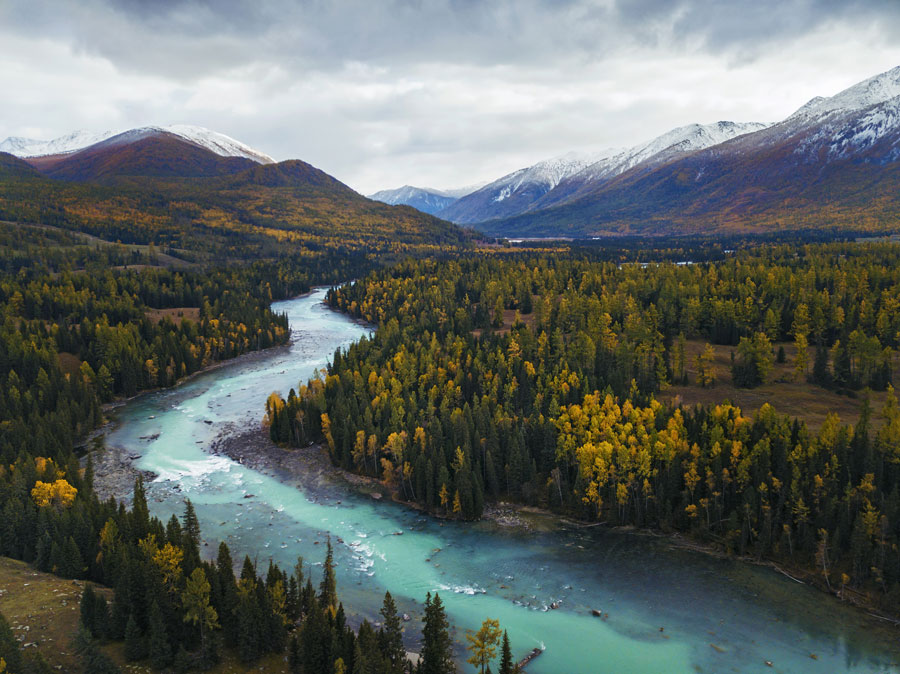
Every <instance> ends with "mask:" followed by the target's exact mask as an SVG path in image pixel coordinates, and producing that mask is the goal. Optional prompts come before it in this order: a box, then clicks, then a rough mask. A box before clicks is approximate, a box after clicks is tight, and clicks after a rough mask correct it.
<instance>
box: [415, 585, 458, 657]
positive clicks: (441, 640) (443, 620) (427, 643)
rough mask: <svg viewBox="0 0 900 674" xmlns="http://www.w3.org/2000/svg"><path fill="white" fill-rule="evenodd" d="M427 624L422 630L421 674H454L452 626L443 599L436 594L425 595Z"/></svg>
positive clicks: (424, 619)
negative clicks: (448, 620) (432, 595)
mask: <svg viewBox="0 0 900 674" xmlns="http://www.w3.org/2000/svg"><path fill="white" fill-rule="evenodd" d="M422 620H423V622H424V623H425V625H424V627H423V629H422V659H421V662H420V665H419V673H420V674H452V673H453V672H455V671H456V668H455V667H454V665H453V644H452V641H451V640H450V626H449V623H448V622H447V615H446V614H445V612H444V605H443V603H442V602H441V597H440V595H438V594H437V593H435V595H434V598H433V599H432V597H431V593H430V592H429V593H428V594H427V595H425V617H424V618H423V619H422Z"/></svg>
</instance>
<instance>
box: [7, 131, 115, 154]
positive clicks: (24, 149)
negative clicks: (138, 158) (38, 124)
mask: <svg viewBox="0 0 900 674" xmlns="http://www.w3.org/2000/svg"><path fill="white" fill-rule="evenodd" d="M116 133H118V132H117V131H100V132H93V131H84V130H79V131H74V132H72V133H69V134H66V135H65V136H60V137H59V138H54V139H53V140H35V139H34V138H20V137H17V136H10V137H9V138H7V139H6V140H4V141H3V142H2V143H0V152H9V153H10V154H13V155H15V156H17V157H21V158H25V157H41V156H44V155H53V154H69V153H72V152H77V151H78V150H83V149H84V148H86V147H89V146H91V145H94V144H95V143H99V142H101V141H104V140H106V139H107V138H109V137H111V136H115V135H116Z"/></svg>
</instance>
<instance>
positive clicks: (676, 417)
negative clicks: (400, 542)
mask: <svg viewBox="0 0 900 674" xmlns="http://www.w3.org/2000/svg"><path fill="white" fill-rule="evenodd" d="M898 269H900V251H898V249H897V247H896V246H894V245H890V244H868V245H859V244H826V245H813V246H804V247H793V246H769V247H764V248H758V249H751V250H747V251H743V252H738V253H735V254H732V255H728V256H726V258H725V259H723V260H721V261H717V262H710V263H700V264H675V263H649V264H637V263H627V262H626V263H621V262H610V261H598V260H597V259H596V256H595V254H593V253H586V252H578V251H576V252H573V253H570V254H544V255H534V254H522V255H518V256H506V257H503V256H499V257H498V256H483V257H477V258H475V257H470V258H466V259H463V260H459V261H446V262H435V261H410V262H407V263H405V264H403V265H400V266H398V267H394V268H392V269H389V270H381V271H376V272H372V273H371V274H369V275H368V276H367V277H365V278H363V279H361V280H360V281H358V282H356V283H354V284H350V285H345V286H342V287H340V288H337V289H335V290H334V291H332V292H331V294H330V295H329V301H330V303H331V304H332V305H333V306H335V307H337V308H340V309H342V310H343V311H346V312H348V313H350V314H351V315H353V316H357V317H360V318H365V319H367V320H369V321H372V322H375V323H377V324H378V326H379V327H378V330H377V332H376V333H375V335H374V336H373V338H372V339H363V340H362V341H361V342H360V343H358V344H356V345H354V346H353V347H351V348H350V349H349V350H347V351H346V352H338V353H336V354H335V356H334V361H333V363H332V365H331V366H330V367H329V369H328V372H327V374H326V376H325V377H323V378H320V379H315V380H312V381H311V382H309V383H308V384H306V385H302V386H300V387H299V388H298V390H297V391H291V393H290V395H289V396H288V397H287V399H282V398H281V397H280V396H278V395H273V396H272V397H271V398H270V399H269V401H268V403H267V419H268V421H269V423H270V432H271V435H272V437H273V438H274V439H276V440H278V441H281V442H286V443H291V444H296V445H302V444H305V443H307V442H308V441H310V440H314V439H316V438H318V437H324V439H325V441H326V442H327V444H328V446H329V448H330V450H331V452H332V455H333V458H334V461H335V462H336V463H338V464H340V465H342V466H344V467H346V468H349V469H352V470H355V471H358V472H360V473H363V474H367V475H371V476H375V477H378V478H379V479H382V480H384V481H385V482H386V483H388V484H389V485H392V486H393V487H394V488H395V489H396V490H397V491H398V492H399V494H400V495H401V496H402V498H405V499H408V500H410V501H415V502H417V503H419V504H421V505H422V506H424V507H426V508H427V509H428V510H430V511H431V512H434V513H438V514H442V515H447V516H453V517H461V518H467V519H470V518H477V517H479V516H480V515H481V512H482V509H483V507H484V503H485V501H487V500H494V499H500V498H508V499H513V500H516V501H519V502H522V503H528V504H534V505H543V506H549V507H552V508H556V509H559V510H561V511H564V512H567V513H570V514H572V515H576V516H578V517H580V518H584V519H586V520H599V521H604V522H609V523H613V524H637V525H640V526H650V527H659V528H662V529H666V530H682V531H687V532H691V533H692V534H694V535H696V536H698V537H700V538H703V539H707V540H711V541H716V542H718V543H720V544H721V545H723V546H724V547H726V548H727V549H729V550H732V551H736V552H739V553H747V554H754V555H755V556H757V557H767V558H775V559H779V560H784V561H786V562H790V563H792V564H795V565H798V566H804V567H806V568H809V569H817V570H818V573H820V574H821V577H823V579H824V581H825V582H826V583H828V584H830V586H831V587H833V588H842V587H844V586H849V585H852V586H854V587H857V588H866V589H869V590H872V591H874V592H877V593H878V595H879V596H880V597H881V599H880V602H881V603H882V605H883V606H884V607H886V608H889V609H891V610H893V609H895V608H896V605H897V598H898V596H900V555H898V552H897V543H898V540H900V538H898V535H900V446H898V443H897V437H898V436H900V406H898V404H897V400H896V397H895V396H894V395H893V391H892V390H891V389H890V388H889V387H890V386H891V382H892V380H893V368H894V363H895V351H896V349H897V347H898V345H900V313H898V311H897V309H898V301H900V271H898ZM687 338H692V339H701V340H706V341H707V342H709V343H711V344H726V345H731V346H733V362H732V366H731V374H732V378H733V379H734V381H735V382H736V383H739V384H740V385H743V386H747V387H752V386H756V385H758V384H760V383H762V382H765V381H766V380H767V379H768V378H769V377H770V375H771V372H772V365H773V363H774V362H775V360H776V359H777V358H779V355H778V348H777V346H775V345H776V344H777V343H779V342H781V343H782V344H783V343H785V342H793V343H794V346H795V354H796V355H795V356H794V362H793V373H792V375H791V377H792V378H794V379H797V380H807V379H808V380H809V381H810V386H813V387H820V390H824V388H822V387H827V388H829V389H831V390H838V391H842V392H843V393H844V394H845V395H852V396H856V395H862V396H865V395H866V394H865V393H864V392H861V390H862V389H865V388H866V387H871V388H872V389H885V388H888V391H889V393H888V395H887V397H886V398H885V399H886V401H887V402H886V403H885V404H884V406H883V409H870V408H869V409H865V407H864V412H863V414H862V418H861V419H860V420H859V422H858V423H857V424H856V426H855V427H851V426H843V425H841V422H840V420H839V419H838V418H837V417H836V416H832V417H831V418H829V419H828V421H827V422H826V423H825V424H824V426H823V427H822V428H821V430H819V431H818V433H813V432H811V431H810V430H809V429H808V428H807V427H806V426H805V424H804V423H803V422H802V421H799V420H791V419H789V418H787V417H785V416H782V415H779V414H778V412H777V406H778V401H777V400H773V401H772V405H764V406H763V407H762V408H761V409H760V410H759V412H758V413H757V414H756V415H755V416H754V417H748V416H746V415H745V414H743V413H742V411H741V410H740V409H738V408H736V407H734V406H732V405H730V404H728V403H727V402H723V403H722V404H719V405H715V406H713V407H701V408H684V409H681V408H678V407H673V406H671V405H663V404H661V403H660V402H658V401H657V400H656V399H655V394H656V393H657V392H659V391H660V390H661V389H664V388H666V387H667V386H669V385H670V384H671V383H673V382H677V383H685V380H686V378H687V369H686V363H685V350H684V342H685V340H686V339H687ZM695 365H696V367H695V368H694V370H695V371H696V372H697V373H698V374H697V375H696V378H695V381H693V382H691V383H692V384H693V385H696V386H714V385H715V382H716V378H717V372H716V369H715V366H714V365H713V363H712V362H711V359H709V358H707V357H705V355H703V354H701V355H700V356H698V358H697V362H696V363H695ZM858 391H859V393H857V392H858ZM320 434H321V435H320Z"/></svg>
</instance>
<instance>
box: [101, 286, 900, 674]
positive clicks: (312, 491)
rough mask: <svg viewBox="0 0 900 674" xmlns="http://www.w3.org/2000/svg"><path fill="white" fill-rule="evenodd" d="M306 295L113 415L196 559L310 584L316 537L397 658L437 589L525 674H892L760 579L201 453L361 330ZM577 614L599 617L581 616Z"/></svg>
mask: <svg viewBox="0 0 900 674" xmlns="http://www.w3.org/2000/svg"><path fill="white" fill-rule="evenodd" d="M323 296H324V290H316V291H315V292H314V293H313V294H311V295H309V296H306V297H303V298H298V299H295V300H289V301H286V302H279V303H277V304H276V305H275V306H274V308H275V309H276V310H278V311H283V312H287V314H288V316H289V318H290V323H291V327H292V330H293V337H292V343H291V346H290V348H279V349H273V350H271V351H269V352H267V353H265V354H259V355H256V356H251V357H249V358H244V359H240V360H239V361H237V362H234V363H230V364H227V365H225V366H223V367H221V368H218V369H216V370H213V371H210V372H207V373H205V374H203V375H200V376H198V377H196V378H194V379H192V380H190V381H189V382H187V383H185V384H184V385H182V386H180V387H178V388H177V389H175V390H170V391H164V392H160V393H155V394H151V395H147V396H143V397H140V398H137V399H135V400H134V401H132V402H130V403H128V404H127V405H125V406H124V407H122V408H120V409H119V410H118V412H117V413H116V421H117V425H116V427H115V429H114V430H113V431H112V432H110V433H109V434H108V435H107V444H108V445H110V446H115V447H121V448H123V449H125V450H127V451H128V452H130V453H135V454H138V455H140V458H139V460H138V461H137V466H138V467H139V468H141V469H144V470H149V471H152V472H154V473H156V474H157V475H158V476H159V477H158V478H157V479H156V480H155V481H154V482H152V483H151V484H150V485H148V497H149V499H150V504H151V510H152V511H153V513H154V514H156V515H158V516H160V517H163V518H166V519H167V518H168V517H169V516H170V515H171V514H172V513H173V512H176V513H179V514H180V513H181V511H182V509H183V505H182V501H181V498H180V496H184V497H189V498H190V499H191V500H192V501H193V503H194V504H195V506H196V508H197V513H198V516H199V518H200V523H201V526H202V530H203V534H204V536H205V540H206V541H207V543H208V547H205V548H204V550H205V551H208V553H209V554H210V555H213V554H215V550H216V548H217V546H218V542H219V541H220V540H225V541H227V543H228V545H229V547H230V548H231V550H232V555H233V556H234V557H235V559H236V560H240V559H242V558H243V556H244V555H245V554H248V555H250V557H251V558H255V559H256V560H257V562H258V564H259V565H260V567H261V568H262V569H264V568H265V566H267V564H268V560H269V559H270V558H272V559H274V560H275V561H276V562H278V563H280V564H282V565H284V566H292V565H293V563H294V562H295V561H296V558H297V556H298V555H302V556H303V557H304V559H305V560H306V563H307V570H308V571H311V572H312V573H313V574H314V582H316V583H318V576H319V572H320V565H321V560H322V558H323V557H324V549H323V548H324V545H323V544H324V540H325V536H326V535H327V534H329V533H330V534H331V536H332V542H333V543H334V544H335V558H336V561H337V563H338V568H337V576H338V590H339V593H340V595H341V598H342V600H343V602H344V607H345V610H346V611H347V613H348V615H349V616H350V617H351V620H353V621H358V620H361V619H362V618H363V617H366V618H369V619H370V620H374V619H376V618H377V611H378V608H379V607H380V605H381V600H382V597H383V595H384V591H385V590H390V592H391V594H393V595H394V597H395V598H396V599H397V600H398V604H399V606H400V610H401V611H402V612H407V613H409V614H410V615H411V616H412V617H413V620H412V621H411V622H409V623H407V624H406V631H407V639H408V642H409V643H408V646H409V647H410V648H412V649H413V650H415V646H416V641H417V640H418V638H419V633H420V623H419V622H418V619H419V618H420V616H421V610H420V608H421V602H422V601H423V599H424V597H425V593H426V592H428V591H432V592H434V591H438V592H440V594H441V598H442V599H443V601H444V603H445V605H446V608H447V612H448V614H449V617H450V620H451V623H453V624H455V625H456V626H457V633H456V638H457V641H458V642H463V641H465V638H464V630H465V629H467V628H469V629H476V628H477V627H478V626H479V625H480V624H481V621H482V620H483V619H484V618H485V617H491V618H495V619H498V620H499V621H500V624H501V626H502V627H503V628H505V629H507V630H509V635H510V639H511V641H512V644H513V649H514V654H515V655H516V656H517V657H523V656H524V655H525V654H526V653H527V652H528V651H530V650H531V649H532V648H534V647H536V646H544V647H546V650H545V652H544V653H543V654H542V655H541V656H540V657H538V658H537V659H536V660H535V661H533V662H532V664H531V665H529V667H528V671H529V672H533V673H535V674H542V673H550V672H610V673H622V672H635V673H640V672H648V673H650V672H653V673H655V672H772V671H775V672H823V673H829V674H831V673H833V672H844V671H853V672H900V665H898V664H897V663H898V662H900V654H898V653H900V647H898V644H897V638H898V633H897V632H896V631H891V630H889V629H887V628H885V627H883V626H882V625H881V624H878V623H875V622H873V620H871V619H869V618H868V617H866V616H865V615H864V614H863V613H861V612H860V611H856V610H853V609H851V608H849V607H846V606H843V605H841V604H839V603H838V602H837V601H835V600H834V599H832V598H831V597H828V596H826V595H824V594H822V593H820V592H818V591H816V590H813V589H811V588H809V587H806V586H804V585H799V584H797V583H795V582H793V581H791V580H789V579H787V578H785V577H783V576H781V575H779V574H777V573H775V572H773V571H770V570H768V569H764V568H757V567H752V566H748V565H746V564H742V563H737V562H733V561H729V560H722V559H715V558H712V557H708V556H705V555H702V554H699V553H695V552H691V551H686V550H679V549H673V548H672V547H671V546H670V545H669V544H668V543H667V542H666V541H665V540H664V539H658V538H654V537H650V536H644V535H638V534H629V533H626V532H619V531H608V530H604V529H603V528H602V527H590V528H580V527H566V526H561V527H538V528H537V529H536V530H534V531H528V532H526V531H522V530H519V529H516V530H511V529H508V528H502V527H499V526H498V525H496V524H493V523H490V522H481V523H477V524H474V525H473V524H466V523H455V522H440V521H437V520H434V519H432V518H429V517H425V516H423V515H422V514H421V513H418V512H415V511H413V510H411V509H409V508H405V507H403V506H399V505H396V504H393V503H382V502H375V501H372V500H371V499H370V498H367V497H364V496H360V495H357V494H355V493H353V492H351V491H350V490H349V489H348V488H347V487H344V486H340V485H331V486H328V485H326V486H322V485H316V484H304V483H303V482H302V481H301V483H300V484H285V483H283V482H281V481H279V480H278V479H276V478H275V477H273V476H270V475H266V474H263V473H261V472H258V471H255V470H252V469H249V468H245V467H243V466H241V465H240V464H238V463H236V462H234V461H232V460H231V459H229V458H226V457H222V456H215V455H213V454H211V453H209V451H208V450H209V447H210V445H211V443H212V441H213V440H214V438H215V436H216V434H217V432H218V430H219V429H221V426H222V425H223V424H227V423H236V424H239V425H241V426H244V427H250V426H255V425H258V424H259V419H260V417H261V416H262V410H263V406H264V402H265V399H266V396H268V394H269V393H271V392H272V391H274V390H277V391H281V392H282V393H286V392H287V391H288V390H289V389H290V388H291V387H292V386H293V387H296V386H297V384H298V382H299V381H300V380H301V379H302V380H304V381H305V380H306V378H308V377H309V376H311V375H312V373H313V371H314V370H315V369H316V368H321V367H323V366H324V365H325V363H326V362H327V359H329V358H330V357H331V356H332V355H333V353H334V350H335V349H336V348H338V347H341V346H347V345H349V344H350V343H351V342H353V341H354V340H356V339H358V338H359V337H360V336H362V335H363V334H365V332H366V328H365V327H364V326H361V325H359V324H357V323H354V322H352V321H350V320H348V319H347V318H346V317H344V316H342V315H339V314H336V313H334V312H331V311H329V310H328V309H327V308H326V307H325V306H324V305H322V304H321V300H322V298H323ZM210 422H211V423H210ZM155 434H159V435H158V437H156V438H155V439H151V438H152V436H154V435H155ZM397 532H403V535H401V536H398V535H396V533H397ZM338 539H340V540H338ZM553 602H559V603H560V605H559V606H560V607H559V608H558V609H557V610H551V609H549V606H550V605H551V604H552V603H553ZM595 608H596V609H600V610H602V611H603V612H604V613H608V614H609V617H608V619H605V620H601V619H599V618H596V617H593V616H592V615H591V609H595ZM660 628H662V630H661V629H660ZM459 655H460V656H461V659H462V651H461V650H460V653H459ZM811 655H815V656H816V659H813V658H812V657H811ZM766 661H770V662H771V663H772V666H771V667H769V666H767V665H766ZM470 669H471V667H469V666H465V668H462V671H469V670H470Z"/></svg>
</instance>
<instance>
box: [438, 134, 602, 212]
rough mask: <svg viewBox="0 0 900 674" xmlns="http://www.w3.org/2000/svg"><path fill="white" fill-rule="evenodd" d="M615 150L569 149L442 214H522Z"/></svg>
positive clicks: (478, 191)
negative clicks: (560, 184)
mask: <svg viewBox="0 0 900 674" xmlns="http://www.w3.org/2000/svg"><path fill="white" fill-rule="evenodd" d="M615 153H616V151H615V150H604V151H602V152H597V153H591V154H586V153H578V152H569V153H567V154H564V155H560V156H558V157H553V158H552V159H547V160H544V161H541V162H538V163H537V164H534V165H533V166H528V167H526V168H523V169H519V170H518V171H514V172H513V173H510V174H508V175H505V176H503V177H502V178H499V179H497V180H495V181H494V182H492V183H488V184H487V185H485V186H484V187H482V188H481V189H478V190H475V191H474V192H472V193H471V194H468V195H466V196H464V197H462V198H461V199H459V201H457V202H456V203H454V204H452V205H451V206H450V207H449V208H446V209H445V210H443V211H441V212H440V213H439V215H440V217H442V218H445V219H447V220H450V221H452V222H460V223H469V222H479V221H482V220H488V219H490V218H498V217H504V216H509V215H514V214H516V213H521V212H522V211H524V210H527V209H528V207H529V206H530V205H531V204H533V203H534V202H535V201H537V200H538V199H540V198H541V197H542V196H543V195H545V194H546V193H547V192H549V191H550V190H552V189H553V188H554V187H556V186H557V185H559V183H560V182H562V181H563V180H565V179H566V178H568V177H569V176H572V175H574V174H576V173H578V172H579V171H582V170H583V169H585V168H586V167H588V166H590V165H592V164H594V163H596V162H598V161H600V160H602V159H604V158H606V157H610V156H612V155H614V154H615Z"/></svg>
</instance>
